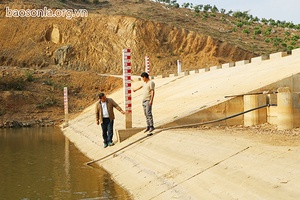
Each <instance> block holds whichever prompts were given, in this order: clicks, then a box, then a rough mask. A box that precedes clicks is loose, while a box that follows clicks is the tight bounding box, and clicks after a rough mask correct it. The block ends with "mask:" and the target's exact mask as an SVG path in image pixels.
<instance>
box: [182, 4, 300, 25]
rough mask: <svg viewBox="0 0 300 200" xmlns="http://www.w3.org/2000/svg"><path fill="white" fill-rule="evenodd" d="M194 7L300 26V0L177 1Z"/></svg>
mask: <svg viewBox="0 0 300 200" xmlns="http://www.w3.org/2000/svg"><path fill="white" fill-rule="evenodd" d="M177 3H179V5H180V6H181V5H182V4H183V3H193V5H194V6H195V5H200V4H202V5H207V4H210V5H211V6H214V5H215V6H216V7H217V8H218V9H219V10H220V9H222V8H224V9H225V10H226V13H227V12H228V11H229V10H232V11H241V12H243V11H249V12H248V14H250V15H253V17H258V18H259V19H262V18H266V19H274V20H280V21H286V22H293V23H294V24H300V11H299V9H300V0H177Z"/></svg>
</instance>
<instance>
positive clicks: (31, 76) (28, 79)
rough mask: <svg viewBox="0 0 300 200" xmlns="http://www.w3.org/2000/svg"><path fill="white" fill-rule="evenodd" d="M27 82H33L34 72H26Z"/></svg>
mask: <svg viewBox="0 0 300 200" xmlns="http://www.w3.org/2000/svg"><path fill="white" fill-rule="evenodd" d="M24 76H25V80H26V81H28V82H32V81H33V72H31V71H26V72H25V75H24Z"/></svg>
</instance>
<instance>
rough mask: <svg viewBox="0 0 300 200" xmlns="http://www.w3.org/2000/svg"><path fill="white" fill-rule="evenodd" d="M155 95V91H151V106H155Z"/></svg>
mask: <svg viewBox="0 0 300 200" xmlns="http://www.w3.org/2000/svg"><path fill="white" fill-rule="evenodd" d="M154 94H155V92H154V90H151V98H150V101H149V105H152V104H153V99H154Z"/></svg>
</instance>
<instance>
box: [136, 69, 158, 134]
mask: <svg viewBox="0 0 300 200" xmlns="http://www.w3.org/2000/svg"><path fill="white" fill-rule="evenodd" d="M141 77H142V79H143V81H144V85H143V86H140V87H138V88H137V89H135V90H133V91H134V92H135V91H137V90H139V89H141V88H144V95H143V109H144V114H145V116H146V123H147V128H146V130H145V133H146V132H148V131H149V132H150V133H149V134H148V135H152V133H151V132H152V131H153V130H154V123H153V115H152V105H153V99H154V94H155V83H154V82H153V81H151V80H150V79H149V74H148V73H146V72H143V73H142V74H141Z"/></svg>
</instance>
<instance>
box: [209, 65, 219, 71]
mask: <svg viewBox="0 0 300 200" xmlns="http://www.w3.org/2000/svg"><path fill="white" fill-rule="evenodd" d="M217 69H221V66H213V67H210V71H213V70H217Z"/></svg>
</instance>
